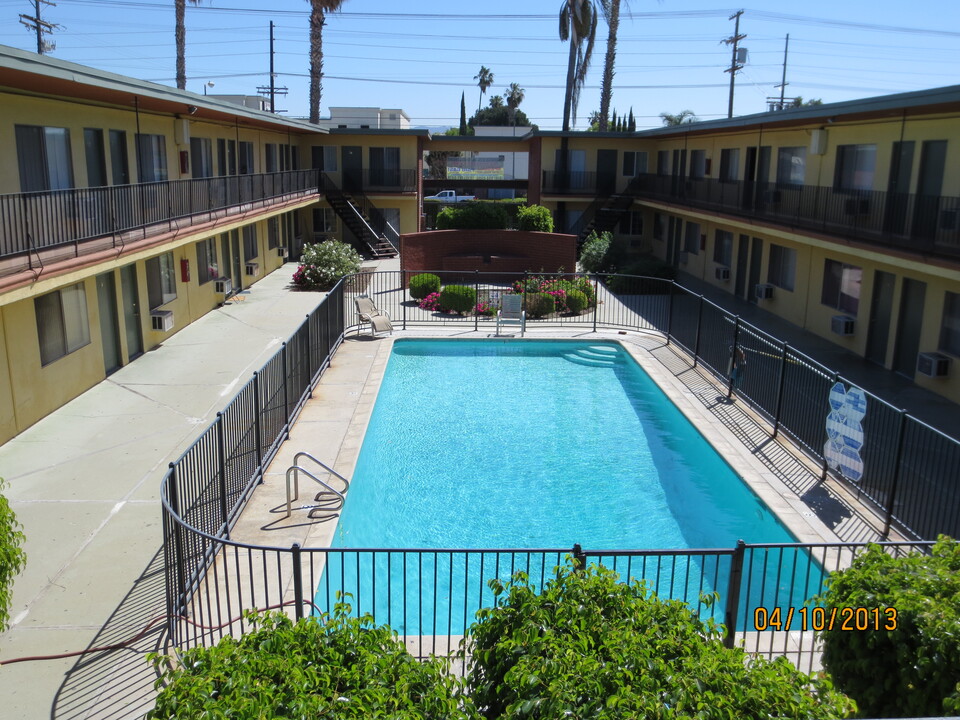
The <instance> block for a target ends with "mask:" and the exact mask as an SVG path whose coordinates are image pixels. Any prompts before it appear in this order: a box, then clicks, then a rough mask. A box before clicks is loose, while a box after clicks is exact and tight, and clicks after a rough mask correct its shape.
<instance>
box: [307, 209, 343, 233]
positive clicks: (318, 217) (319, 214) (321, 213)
mask: <svg viewBox="0 0 960 720" xmlns="http://www.w3.org/2000/svg"><path fill="white" fill-rule="evenodd" d="M313 232H314V233H315V234H316V233H323V234H327V235H333V234H334V233H336V232H337V214H336V213H335V212H334V211H333V208H317V209H315V210H314V211H313Z"/></svg>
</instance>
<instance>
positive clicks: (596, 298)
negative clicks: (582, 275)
mask: <svg viewBox="0 0 960 720" xmlns="http://www.w3.org/2000/svg"><path fill="white" fill-rule="evenodd" d="M588 280H589V277H588ZM599 314H600V279H599V278H598V277H597V274H596V273H594V274H593V331H594V332H596V331H597V315H599Z"/></svg>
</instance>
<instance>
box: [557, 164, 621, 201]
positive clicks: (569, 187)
mask: <svg viewBox="0 0 960 720" xmlns="http://www.w3.org/2000/svg"><path fill="white" fill-rule="evenodd" d="M564 175H566V177H564ZM597 189H598V186H597V173H595V172H586V171H582V170H568V171H567V172H566V173H565V174H564V173H559V172H557V171H556V170H544V171H543V190H542V191H543V192H545V193H549V194H552V195H593V194H595V193H596V192H597ZM613 189H614V188H613V187H610V188H608V190H609V192H613Z"/></svg>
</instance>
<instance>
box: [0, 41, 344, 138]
mask: <svg viewBox="0 0 960 720" xmlns="http://www.w3.org/2000/svg"><path fill="white" fill-rule="evenodd" d="M17 75H32V76H39V77H43V78H45V79H47V80H48V81H61V82H60V83H59V84H60V85H61V87H57V86H56V85H54V86H53V87H52V88H51V87H50V86H48V87H36V86H33V87H29V86H24V85H23V84H18V83H16V79H17ZM63 83H69V84H70V85H71V86H75V87H73V88H72V89H73V92H72V93H67V92H65V91H64V88H65V87H66V86H64V85H62V84H63ZM0 86H3V87H11V88H16V89H19V90H23V91H28V92H31V93H33V94H36V95H40V96H43V95H51V96H59V95H64V94H69V95H71V96H73V97H76V98H92V99H96V100H98V101H100V102H103V103H105V104H115V105H122V106H125V105H126V102H125V97H138V98H141V99H149V100H151V101H153V104H152V105H151V106H150V107H149V108H146V109H157V110H160V109H164V110H167V111H169V112H173V113H175V114H183V115H189V114H190V113H189V110H188V108H190V107H196V108H197V109H198V110H200V111H203V112H202V113H201V114H200V115H199V116H198V119H199V118H201V117H203V116H207V117H212V116H216V115H221V116H223V115H227V116H230V117H231V118H233V117H236V118H245V119H247V120H249V121H251V122H253V123H255V124H258V125H277V126H281V127H283V128H284V129H297V130H308V131H312V132H315V133H321V134H322V133H324V132H325V131H324V130H323V129H322V128H320V127H318V126H316V125H313V124H311V123H308V122H306V121H303V120H293V119H290V118H285V117H281V116H278V115H276V114H274V113H268V112H264V111H261V110H254V109H252V108H248V107H244V106H243V105H237V104H234V103H229V102H227V101H225V100H216V99H214V98H211V97H210V96H207V95H200V94H197V93H193V92H189V91H187V90H178V89H177V88H172V87H169V86H167V85H161V84H160V83H153V82H148V81H146V80H137V79H135V78H131V77H128V76H126V75H118V74H116V73H111V72H106V71H104V70H97V69H95V68H91V67H88V66H86V65H80V64H79V63H74V62H69V61H67V60H60V59H57V58H51V57H48V56H46V55H38V54H37V53H33V52H28V51H25V50H19V49H17V48H13V47H10V46H7V45H0ZM83 88H90V90H91V91H90V92H84V91H83ZM167 105H169V107H166V106H167ZM178 105H179V106H180V108H177V107H176V106H178Z"/></svg>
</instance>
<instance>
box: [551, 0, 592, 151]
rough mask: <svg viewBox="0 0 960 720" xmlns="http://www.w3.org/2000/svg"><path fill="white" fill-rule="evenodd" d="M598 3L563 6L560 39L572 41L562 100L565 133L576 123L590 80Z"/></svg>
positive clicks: (580, 0) (581, 0)
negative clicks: (583, 93)
mask: <svg viewBox="0 0 960 720" xmlns="http://www.w3.org/2000/svg"><path fill="white" fill-rule="evenodd" d="M596 2H597V0H563V4H562V5H561V6H560V39H561V40H562V41H563V42H567V41H568V40H569V41H570V52H569V57H568V59H567V87H566V95H565V96H564V98H563V131H564V132H568V131H569V130H570V120H571V117H572V119H573V124H574V125H576V121H577V103H578V102H579V100H580V90H581V88H582V87H583V83H584V81H585V80H586V79H587V70H588V69H589V68H590V58H591V57H592V56H593V42H594V40H595V39H596V37H597V5H596Z"/></svg>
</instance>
